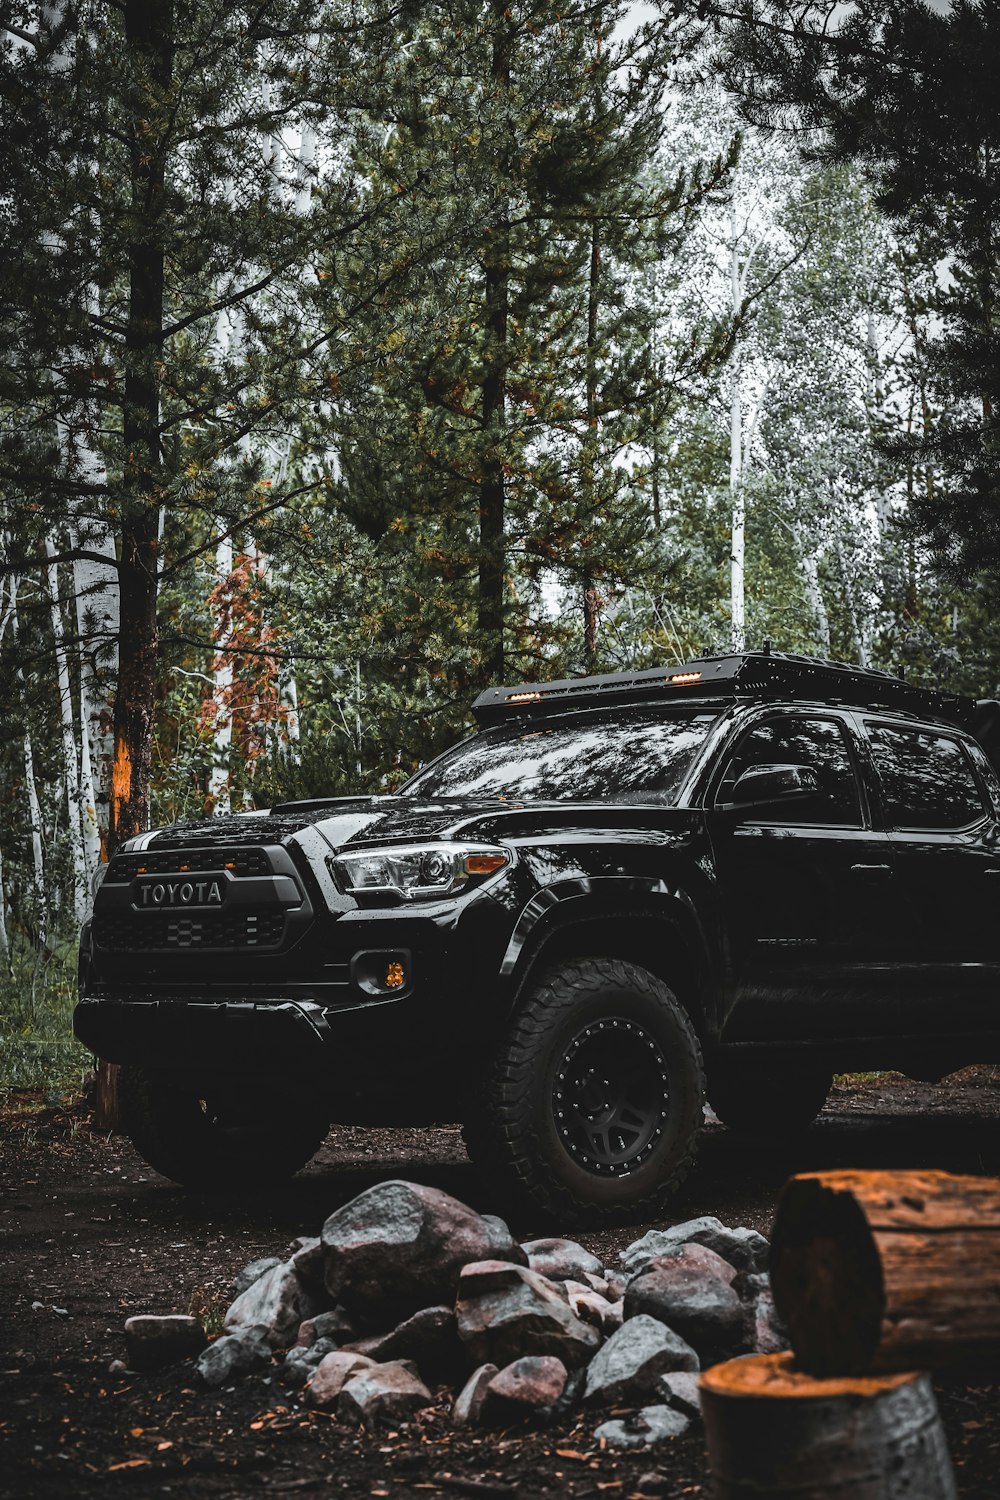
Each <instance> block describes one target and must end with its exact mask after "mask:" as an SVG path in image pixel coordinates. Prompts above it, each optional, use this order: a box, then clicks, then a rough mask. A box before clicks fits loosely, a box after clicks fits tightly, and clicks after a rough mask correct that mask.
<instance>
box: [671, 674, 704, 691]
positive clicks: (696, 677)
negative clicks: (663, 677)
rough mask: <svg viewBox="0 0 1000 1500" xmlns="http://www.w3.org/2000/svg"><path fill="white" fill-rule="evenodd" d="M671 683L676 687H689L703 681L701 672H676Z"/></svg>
mask: <svg viewBox="0 0 1000 1500" xmlns="http://www.w3.org/2000/svg"><path fill="white" fill-rule="evenodd" d="M670 681H671V683H672V684H673V686H674V687H687V686H688V684H689V683H692V682H700V681H701V673H700V672H675V673H674V675H673V677H671V678H670Z"/></svg>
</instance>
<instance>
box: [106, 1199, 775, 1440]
mask: <svg viewBox="0 0 1000 1500" xmlns="http://www.w3.org/2000/svg"><path fill="white" fill-rule="evenodd" d="M767 1249H768V1244H767V1240H766V1239H765V1238H764V1236H763V1235H760V1234H757V1233H756V1231H754V1230H752V1229H745V1228H738V1229H728V1228H726V1227H725V1226H724V1225H723V1224H721V1223H720V1222H719V1220H718V1219H715V1218H701V1219H692V1220H690V1221H689V1222H688V1223H686V1224H677V1225H675V1226H674V1227H673V1228H671V1229H666V1230H654V1231H651V1232H650V1233H649V1234H647V1235H645V1236H644V1237H643V1238H642V1239H640V1240H637V1241H636V1242H635V1243H634V1244H632V1245H629V1246H628V1248H627V1249H626V1250H625V1251H624V1252H623V1253H622V1256H621V1260H622V1265H621V1267H620V1268H619V1269H614V1270H609V1269H606V1268H605V1267H604V1266H602V1265H601V1263H600V1261H599V1260H598V1259H597V1258H596V1257H595V1256H593V1255H591V1254H590V1253H589V1252H588V1251H587V1250H585V1249H584V1248H583V1246H582V1245H578V1244H576V1243H575V1242H574V1241H572V1240H564V1239H540V1240H530V1241H526V1242H524V1243H522V1244H518V1243H516V1242H515V1240H514V1239H513V1237H512V1236H511V1234H510V1231H509V1229H508V1228H507V1226H506V1224H504V1223H503V1221H502V1220H500V1219H496V1218H493V1217H491V1216H490V1215H488V1214H478V1213H476V1212H475V1211H474V1210H473V1209H471V1208H468V1207H467V1206H466V1205H465V1204H463V1203H459V1202H458V1201H457V1200H456V1199H455V1198H452V1197H449V1195H448V1194H447V1193H443V1192H440V1191H439V1190H437V1189H435V1188H429V1187H422V1186H420V1185H418V1184H415V1183H410V1182H385V1183H380V1184H378V1185H377V1186H376V1187H372V1188H369V1189H368V1190H367V1191H366V1192H364V1193H361V1194H360V1195H359V1196H358V1197H357V1198H355V1199H353V1201H352V1202H350V1203H348V1204H346V1205H345V1206H344V1207H343V1208H340V1209H338V1210H337V1211H336V1213H333V1214H331V1216H330V1217H329V1218H328V1219H327V1221H326V1223H325V1224H324V1225H323V1231H322V1234H321V1235H320V1236H319V1237H318V1238H315V1239H301V1240H298V1241H296V1243H295V1245H294V1246H293V1247H292V1250H291V1253H290V1254H289V1255H288V1257H287V1258H286V1259H284V1260H280V1259H278V1258H273V1259H267V1260H259V1261H255V1262H254V1263H253V1264H252V1265H249V1266H247V1267H246V1268H245V1269H244V1270H243V1271H242V1272H241V1273H240V1275H239V1277H238V1278H237V1281H236V1285H235V1288H234V1300H233V1302H232V1303H231V1305H230V1307H229V1310H228V1312H227V1314H226V1318H225V1327H224V1332H223V1334H222V1335H221V1336H220V1337H219V1338H217V1339H215V1340H214V1341H213V1342H212V1343H207V1341H206V1339H205V1336H204V1334H203V1332H202V1330H201V1327H200V1325H199V1324H198V1322H197V1320H196V1319H194V1318H183V1317H178V1316H170V1317H163V1318H155V1317H135V1318H130V1319H129V1320H128V1322H127V1323H126V1325H125V1334H126V1346H127V1355H128V1362H129V1365H130V1366H131V1367H132V1368H133V1369H139V1370H149V1369H155V1368H160V1367H163V1366H164V1365H166V1364H169V1363H173V1362H174V1361H176V1360H179V1359H184V1358H189V1357H193V1358H194V1359H195V1364H196V1368H197V1371H198V1374H199V1376H200V1378H201V1380H202V1381H203V1382H204V1383H205V1384H206V1385H207V1386H210V1387H220V1386H225V1385H230V1384H232V1383H233V1382H234V1381H235V1380H238V1379H240V1378H242V1377H243V1376H246V1375H249V1374H251V1373H252V1372H254V1371H256V1370H264V1369H268V1370H269V1371H271V1372H272V1373H274V1370H273V1366H274V1361H275V1359H276V1358H278V1359H280V1361H281V1363H280V1368H279V1369H278V1371H277V1373H278V1375H279V1377H280V1378H281V1379H283V1380H284V1381H285V1382H286V1383H287V1384H288V1385H289V1386H291V1387H294V1388H298V1389H299V1390H300V1391H301V1399H302V1400H303V1402H304V1403H305V1404H306V1405H307V1406H310V1407H313V1408H316V1409H319V1410H322V1411H335V1412H336V1414H337V1416H338V1418H341V1419H343V1420H345V1421H350V1422H362V1423H364V1424H365V1425H366V1426H367V1427H376V1426H379V1425H381V1424H385V1423H392V1424H399V1423H402V1422H405V1421H406V1420H407V1419H408V1418H409V1417H411V1416H412V1415H413V1414H414V1413H415V1412H417V1411H419V1410H420V1409H421V1408H424V1407H429V1406H432V1405H433V1404H435V1399H436V1398H435V1395H434V1393H433V1392H432V1389H431V1387H432V1386H433V1387H435V1388H437V1391H438V1396H437V1399H438V1400H441V1399H448V1400H449V1401H450V1403H451V1416H452V1420H453V1422H454V1423H455V1424H456V1425H457V1426H468V1425H472V1424H480V1423H482V1424H490V1425H500V1426H509V1425H510V1424H512V1423H513V1422H516V1421H519V1420H525V1419H528V1420H533V1421H536V1422H545V1421H552V1420H554V1419H556V1418H557V1417H559V1416H561V1415H563V1414H564V1413H568V1412H570V1411H572V1410H574V1409H575V1408H576V1407H578V1406H580V1405H583V1406H584V1407H590V1408H593V1409H594V1410H595V1411H600V1410H601V1409H602V1408H604V1409H607V1408H609V1407H626V1408H634V1409H635V1414H634V1416H631V1417H628V1418H627V1419H625V1420H620V1419H619V1420H613V1421H607V1422H605V1423H604V1424H603V1425H602V1426H600V1427H598V1428H597V1431H596V1434H595V1436H596V1437H597V1438H598V1439H604V1440H606V1441H607V1442H608V1443H609V1444H612V1445H615V1446H621V1447H640V1446H649V1445H651V1444H652V1443H655V1442H659V1441H661V1440H662V1439H664V1438H667V1437H674V1436H676V1435H677V1434H678V1433H680V1432H683V1431H684V1430H685V1428H686V1427H687V1426H688V1424H689V1422H690V1421H691V1420H692V1418H693V1417H695V1416H696V1415H697V1412H698V1371H699V1370H700V1369H701V1368H702V1367H703V1366H707V1365H709V1364H712V1363H714V1362H715V1361H717V1360H720V1359H728V1358H731V1357H732V1356H734V1355H737V1354H743V1353H746V1354H750V1353H770V1352H772V1351H776V1350H778V1349H782V1348H784V1347H786V1346H785V1341H784V1338H783V1334H782V1330H781V1328H780V1326H779V1324H778V1322H777V1319H776V1316H775V1312H774V1305H773V1303H772V1301H771V1295H770V1288H769V1283H768V1278H767V1275H766V1271H765V1266H766V1258H767ZM442 1387H445V1388H446V1389H445V1391H444V1392H442V1390H441V1388H442Z"/></svg>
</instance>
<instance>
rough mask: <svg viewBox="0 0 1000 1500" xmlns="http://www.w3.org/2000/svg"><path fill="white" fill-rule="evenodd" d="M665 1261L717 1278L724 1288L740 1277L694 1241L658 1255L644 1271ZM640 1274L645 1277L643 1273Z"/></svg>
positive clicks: (734, 1269)
mask: <svg viewBox="0 0 1000 1500" xmlns="http://www.w3.org/2000/svg"><path fill="white" fill-rule="evenodd" d="M666 1260H680V1261H683V1263H684V1264H685V1265H686V1266H691V1267H693V1268H694V1269H696V1270H699V1271H704V1272H705V1274H706V1275H707V1276H717V1277H718V1279H719V1280H720V1281H724V1282H725V1283H726V1286H732V1285H733V1282H734V1281H735V1280H736V1278H737V1276H738V1275H740V1272H739V1271H737V1269H736V1267H735V1266H734V1265H732V1264H731V1263H730V1262H729V1261H728V1260H726V1259H725V1258H724V1257H723V1256H721V1255H717V1254H716V1252H715V1251H714V1250H710V1249H709V1248H708V1246H707V1245H699V1244H698V1243H697V1241H696V1240H689V1241H688V1243H687V1244H686V1245H678V1247H677V1249H676V1250H672V1251H671V1252H670V1254H669V1255H658V1256H657V1257H656V1259H655V1260H651V1261H650V1262H649V1264H648V1266H647V1267H646V1271H650V1270H652V1269H653V1267H654V1266H658V1265H659V1264H660V1262H661V1261H666ZM642 1274H643V1275H645V1271H644V1272H643V1273H642ZM633 1280H634V1278H633ZM626 1290H627V1288H626Z"/></svg>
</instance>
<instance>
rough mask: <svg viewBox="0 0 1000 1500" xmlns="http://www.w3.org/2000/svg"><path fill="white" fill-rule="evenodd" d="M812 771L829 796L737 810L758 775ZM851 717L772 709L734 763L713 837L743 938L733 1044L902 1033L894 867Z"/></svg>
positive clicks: (730, 924)
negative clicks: (749, 778)
mask: <svg viewBox="0 0 1000 1500" xmlns="http://www.w3.org/2000/svg"><path fill="white" fill-rule="evenodd" d="M767 764H790V765H804V766H810V767H812V768H813V769H814V770H815V771H816V773H817V776H818V780H819V785H820V790H821V794H822V795H821V797H820V798H818V799H815V800H814V801H811V802H808V803H800V804H796V803H794V802H792V803H788V804H782V805H780V806H775V807H773V808H768V809H757V810H744V811H742V812H734V811H732V810H726V808H727V804H728V803H729V802H730V800H731V793H732V788H733V786H734V784H735V782H736V779H737V778H738V776H739V775H740V774H741V773H742V772H743V771H744V770H746V769H747V768H748V767H749V766H753V765H767ZM859 769H860V766H859V758H858V747H857V744H856V741H855V739H854V736H853V735H852V734H851V733H850V730H849V726H848V722H846V721H845V717H844V716H843V715H839V714H837V713H835V712H830V713H824V712H823V711H822V710H812V711H810V710H805V709H803V710H791V709H787V710H780V711H779V710H768V711H764V712H763V713H761V714H758V715H756V716H755V719H754V722H753V723H752V725H751V726H750V727H748V728H747V729H745V730H744V732H743V733H742V734H741V735H740V736H739V737H738V738H737V739H736V741H735V743H734V744H733V745H732V746H731V748H730V750H729V752H728V754H727V755H726V756H724V757H723V761H722V769H721V774H720V777H719V779H718V781H717V783H716V785H715V787H714V790H713V792H712V794H711V796H712V801H713V803H714V807H715V811H714V812H713V813H712V814H711V815H710V824H711V828H712V840H713V846H714V851H715V856H716V866H717V869H718V872H719V879H720V884H721V887H722V890H721V895H722V902H723V907H724V910H725V913H726V927H727V932H728V940H729V960H730V963H729V970H730V981H731V982H730V997H729V998H730V1003H731V1011H730V1015H729V1019H728V1021H727V1024H726V1029H725V1032H724V1037H723V1039H724V1040H725V1041H755V1042H777V1041H782V1040H789V1041H794V1040H809V1041H820V1040H823V1039H832V1038H836V1037H849V1036H859V1035H871V1034H877V1033H879V1032H881V1031H883V1030H884V1029H886V1027H888V1028H889V1029H891V1017H890V1016H888V1015H887V1014H886V1009H887V1006H888V1003H889V1002H888V997H887V995H886V988H885V980H884V967H885V964H886V962H887V961H888V959H889V956H890V953H891V949H892V935H891V932H890V920H891V912H892V907H893V894H892V885H893V868H892V860H891V856H890V853H889V849H888V839H887V836H886V834H885V833H884V832H882V831H879V830H876V829H875V828H874V827H873V826H872V819H871V813H870V808H869V805H868V800H867V797H866V795H865V791H864V785H863V782H862V779H861V777H860V775H859Z"/></svg>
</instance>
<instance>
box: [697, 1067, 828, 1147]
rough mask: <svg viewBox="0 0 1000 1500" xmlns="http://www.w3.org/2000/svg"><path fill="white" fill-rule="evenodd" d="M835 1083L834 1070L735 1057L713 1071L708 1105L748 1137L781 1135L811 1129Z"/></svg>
mask: <svg viewBox="0 0 1000 1500" xmlns="http://www.w3.org/2000/svg"><path fill="white" fill-rule="evenodd" d="M832 1083H833V1072H832V1070H831V1069H830V1068H827V1067H824V1066H823V1065H822V1064H820V1063H816V1062H811V1061H809V1060H808V1059H807V1060H805V1061H803V1062H801V1063H799V1062H794V1061H793V1062H788V1061H783V1060H779V1059H775V1058H754V1057H746V1056H743V1057H740V1056H739V1055H738V1054H736V1055H734V1056H732V1057H724V1058H718V1059H716V1060H714V1061H713V1062H712V1063H711V1065H710V1067H709V1070H708V1102H709V1104H710V1105H711V1106H712V1109H713V1110H714V1111H715V1113H716V1114H717V1115H718V1117H719V1119H720V1120H721V1121H722V1123H723V1124H724V1125H728V1127H729V1129H730V1130H739V1131H741V1132H743V1133H745V1134H747V1135H782V1134H784V1133H785V1132H786V1131H789V1130H804V1129H805V1128H806V1126H807V1125H811V1124H812V1122H813V1120H815V1118H816V1116H817V1115H818V1114H819V1112H820V1110H821V1109H822V1108H823V1105H824V1104H825V1103H826V1098H827V1095H828V1094H829V1092H830V1085H831V1084H832Z"/></svg>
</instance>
